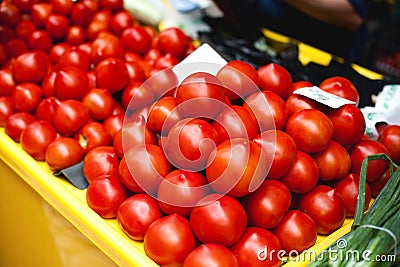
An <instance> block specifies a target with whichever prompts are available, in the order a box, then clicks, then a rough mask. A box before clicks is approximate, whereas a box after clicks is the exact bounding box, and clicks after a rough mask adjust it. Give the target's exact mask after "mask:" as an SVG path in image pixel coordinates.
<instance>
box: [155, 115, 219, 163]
mask: <svg viewBox="0 0 400 267" xmlns="http://www.w3.org/2000/svg"><path fill="white" fill-rule="evenodd" d="M218 144H219V139H218V134H217V132H216V130H215V129H214V127H213V126H212V125H211V124H210V123H208V122H207V121H205V120H202V119H198V118H195V119H190V118H188V119H184V120H181V121H179V122H178V123H176V124H175V125H174V126H172V128H171V130H170V131H169V133H168V136H167V139H166V141H165V143H164V146H163V147H164V150H165V153H166V156H167V157H168V159H169V161H170V162H171V163H172V164H173V165H175V166H176V167H179V168H181V169H187V170H195V171H199V170H203V169H204V168H205V167H206V164H207V160H208V156H209V155H210V153H211V152H212V151H213V150H214V148H215V146H216V145H218Z"/></svg>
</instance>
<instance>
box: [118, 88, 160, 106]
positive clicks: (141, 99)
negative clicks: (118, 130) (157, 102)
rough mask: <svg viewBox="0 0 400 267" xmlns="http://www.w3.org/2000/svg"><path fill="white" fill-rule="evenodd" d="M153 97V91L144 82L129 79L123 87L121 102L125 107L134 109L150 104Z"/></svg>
mask: <svg viewBox="0 0 400 267" xmlns="http://www.w3.org/2000/svg"><path fill="white" fill-rule="evenodd" d="M154 99H155V97H154V93H153V91H152V90H150V89H149V88H148V87H147V84H146V83H145V84H143V82H142V81H130V82H129V84H128V85H127V86H126V87H125V88H124V89H123V92H122V96H121V103H122V106H123V107H124V108H125V109H128V110H130V111H135V110H139V109H141V108H144V107H147V106H149V105H151V104H152V103H153V101H154Z"/></svg>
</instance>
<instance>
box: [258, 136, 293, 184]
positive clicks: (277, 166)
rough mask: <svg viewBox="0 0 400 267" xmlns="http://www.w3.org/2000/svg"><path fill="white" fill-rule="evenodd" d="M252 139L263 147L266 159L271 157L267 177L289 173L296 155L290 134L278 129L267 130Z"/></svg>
mask: <svg viewBox="0 0 400 267" xmlns="http://www.w3.org/2000/svg"><path fill="white" fill-rule="evenodd" d="M253 141H254V142H256V143H257V144H259V145H260V146H261V147H262V148H263V150H264V152H265V154H266V155H267V157H268V159H270V158H271V162H270V164H271V165H270V166H271V167H270V169H269V172H268V175H267V178H270V179H280V178H282V177H284V176H286V175H287V174H288V173H289V171H290V170H291V168H292V166H293V164H294V162H295V159H296V155H297V147H296V143H295V142H294V140H293V138H292V137H291V136H290V135H288V134H287V133H285V132H283V131H280V130H267V131H265V132H262V133H260V134H258V135H257V136H256V137H255V138H254V139H253ZM268 155H272V157H270V156H268ZM268 163H269V162H268Z"/></svg>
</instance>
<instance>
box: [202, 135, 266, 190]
mask: <svg viewBox="0 0 400 267" xmlns="http://www.w3.org/2000/svg"><path fill="white" fill-rule="evenodd" d="M267 173H268V168H267V159H266V155H265V153H264V152H263V151H262V148H261V146H259V145H258V144H257V143H255V142H253V141H251V140H248V139H246V138H234V139H230V140H227V141H225V142H222V143H221V144H219V145H218V146H217V147H216V148H215V149H214V150H213V152H211V154H210V156H209V160H208V164H207V168H206V178H207V180H208V182H209V183H210V185H211V187H212V188H213V189H214V190H215V191H216V192H218V193H221V194H225V193H227V194H229V195H231V196H234V197H243V196H245V195H248V194H249V193H251V192H253V191H255V190H256V189H257V188H258V187H259V186H260V185H261V183H262V182H263V181H264V179H265V177H266V176H267Z"/></svg>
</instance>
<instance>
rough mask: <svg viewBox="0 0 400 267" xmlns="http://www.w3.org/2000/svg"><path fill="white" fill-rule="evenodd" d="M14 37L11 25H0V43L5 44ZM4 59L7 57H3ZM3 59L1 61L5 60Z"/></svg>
mask: <svg viewBox="0 0 400 267" xmlns="http://www.w3.org/2000/svg"><path fill="white" fill-rule="evenodd" d="M14 37H15V33H14V31H13V29H12V28H11V27H9V26H6V25H0V43H1V44H6V43H7V42H8V41H10V40H11V39H13V38H14ZM2 47H3V50H4V49H5V48H4V46H2ZM3 52H5V51H3ZM4 56H5V57H6V56H7V55H4ZM2 58H3V57H2ZM5 60H7V58H5ZM5 60H4V61H2V62H5Z"/></svg>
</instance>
